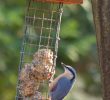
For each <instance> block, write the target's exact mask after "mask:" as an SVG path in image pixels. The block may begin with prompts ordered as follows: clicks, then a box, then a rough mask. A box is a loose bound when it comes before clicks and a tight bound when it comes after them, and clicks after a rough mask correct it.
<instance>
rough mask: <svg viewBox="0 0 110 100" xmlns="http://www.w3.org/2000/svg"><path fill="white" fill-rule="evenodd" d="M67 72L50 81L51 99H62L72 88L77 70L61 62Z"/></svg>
mask: <svg viewBox="0 0 110 100" xmlns="http://www.w3.org/2000/svg"><path fill="white" fill-rule="evenodd" d="M61 65H62V66H63V67H64V70H65V72H64V73H63V74H61V75H59V76H58V77H57V78H56V79H55V80H54V81H53V82H52V83H50V96H51V100H62V99H63V98H64V97H65V96H66V95H67V94H68V92H69V91H70V90H71V88H72V86H73V83H74V81H75V78H76V71H75V69H74V68H73V67H71V66H68V65H65V64H64V63H61Z"/></svg>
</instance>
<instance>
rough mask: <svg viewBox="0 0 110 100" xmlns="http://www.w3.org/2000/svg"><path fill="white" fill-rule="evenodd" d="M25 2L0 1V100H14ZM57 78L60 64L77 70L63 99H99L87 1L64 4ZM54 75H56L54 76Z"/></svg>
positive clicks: (91, 27) (89, 9)
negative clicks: (74, 78)
mask: <svg viewBox="0 0 110 100" xmlns="http://www.w3.org/2000/svg"><path fill="white" fill-rule="evenodd" d="M24 5H25V0H0V100H14V98H15V95H16V82H17V76H18V64H19V58H20V47H21V40H22V36H23V24H24V11H25V6H24ZM60 38H61V40H60V41H59V51H58V59H57V71H56V73H57V75H58V74H60V73H61V72H63V69H62V67H60V66H61V65H60V63H61V62H64V63H65V64H68V65H71V66H74V67H75V69H76V70H77V74H78V76H77V80H76V83H75V86H74V87H73V89H72V90H71V92H70V93H69V94H68V96H67V97H66V98H65V99H64V100H102V99H101V95H102V94H101V78H100V68H99V65H98V54H97V47H96V36H95V31H94V25H93V17H92V7H91V2H90V0H85V1H84V3H83V4H82V5H64V13H63V17H62V23H61V32H60ZM57 75H56V76H57Z"/></svg>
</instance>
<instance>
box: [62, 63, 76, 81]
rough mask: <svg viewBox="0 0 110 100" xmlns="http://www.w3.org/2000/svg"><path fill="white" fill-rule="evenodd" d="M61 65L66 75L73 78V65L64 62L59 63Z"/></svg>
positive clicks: (74, 74)
mask: <svg viewBox="0 0 110 100" xmlns="http://www.w3.org/2000/svg"><path fill="white" fill-rule="evenodd" d="M61 65H62V66H63V67H64V70H65V73H66V75H68V77H71V79H74V78H75V77H76V71H75V69H74V68H73V67H71V66H69V65H66V64H64V63H61Z"/></svg>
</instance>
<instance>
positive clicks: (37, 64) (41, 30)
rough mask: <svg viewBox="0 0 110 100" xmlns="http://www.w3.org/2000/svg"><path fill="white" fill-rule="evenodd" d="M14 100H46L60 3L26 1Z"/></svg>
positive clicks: (57, 33)
mask: <svg viewBox="0 0 110 100" xmlns="http://www.w3.org/2000/svg"><path fill="white" fill-rule="evenodd" d="M27 5H28V7H27V10H26V15H25V32H24V33H25V34H24V37H23V44H22V48H21V56H20V64H19V78H18V84H17V95H16V100H49V95H48V94H49V90H48V85H49V80H51V79H52V78H53V76H54V71H55V66H56V57H57V49H58V40H59V30H60V22H61V15H62V3H58V4H54V3H49V2H48V3H44V2H34V1H33V0H27Z"/></svg>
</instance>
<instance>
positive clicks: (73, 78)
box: [66, 67, 75, 79]
mask: <svg viewBox="0 0 110 100" xmlns="http://www.w3.org/2000/svg"><path fill="white" fill-rule="evenodd" d="M66 68H67V69H68V70H69V71H70V72H71V73H72V74H73V78H72V79H74V78H75V73H74V72H73V70H72V69H71V68H69V67H66Z"/></svg>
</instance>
